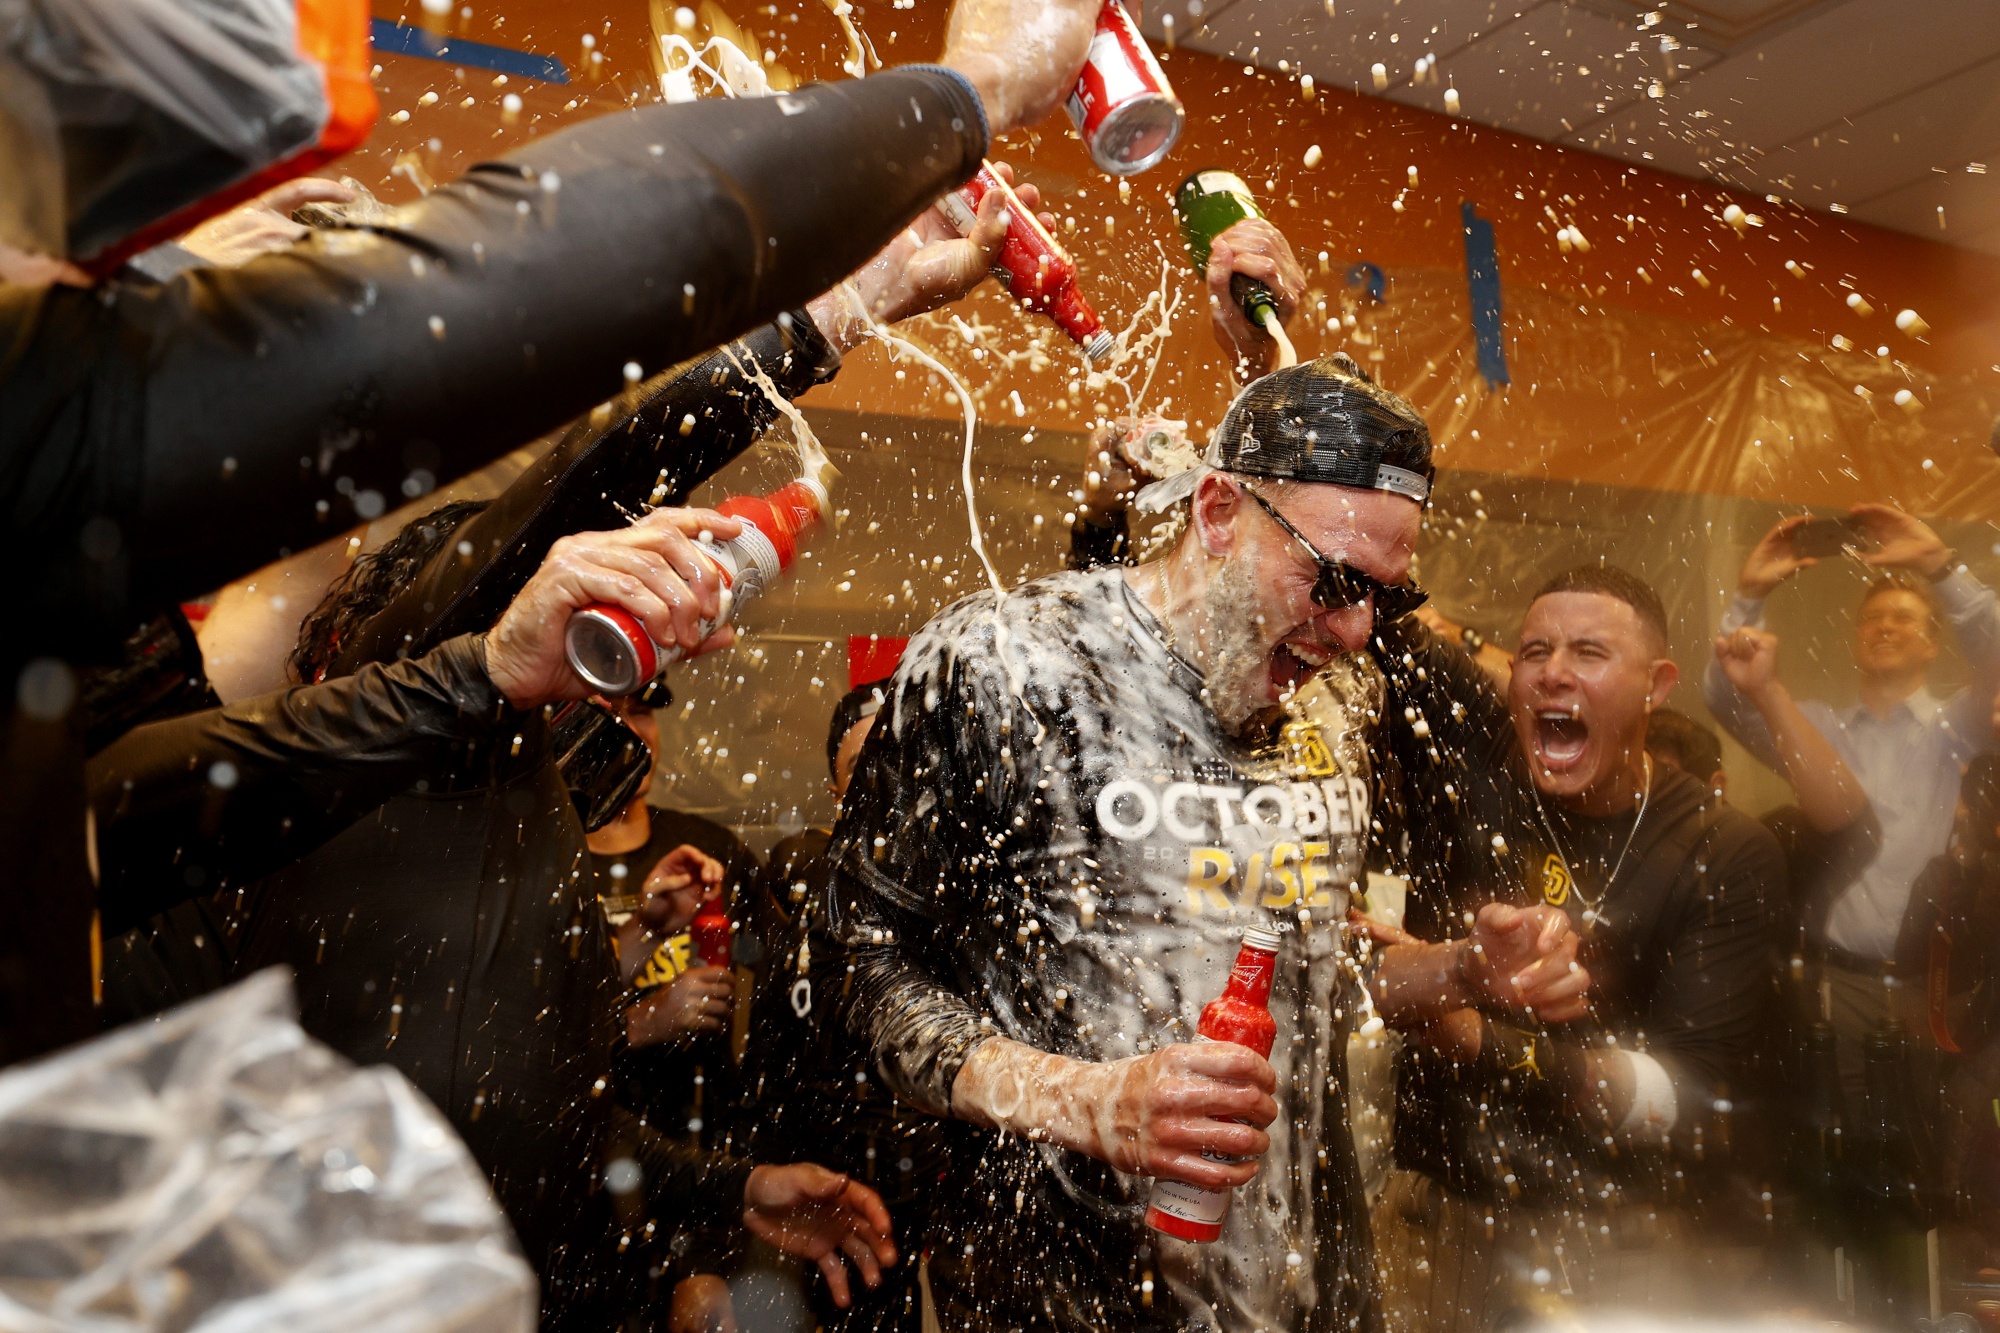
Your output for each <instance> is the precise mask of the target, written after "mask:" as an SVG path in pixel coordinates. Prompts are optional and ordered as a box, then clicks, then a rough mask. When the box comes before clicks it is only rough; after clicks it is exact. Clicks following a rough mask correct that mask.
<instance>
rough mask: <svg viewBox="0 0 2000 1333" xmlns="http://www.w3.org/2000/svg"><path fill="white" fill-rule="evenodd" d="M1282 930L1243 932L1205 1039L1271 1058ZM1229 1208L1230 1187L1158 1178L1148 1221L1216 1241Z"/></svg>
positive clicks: (1210, 1010)
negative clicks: (1273, 998)
mask: <svg viewBox="0 0 2000 1333" xmlns="http://www.w3.org/2000/svg"><path fill="white" fill-rule="evenodd" d="M1278 943H1279V941H1278V935H1277V932H1276V931H1270V930H1258V929H1256V928H1254V927H1253V928H1251V929H1249V930H1246V931H1244V932H1243V947H1242V948H1240V949H1238V950H1237V952H1236V966H1234V967H1232V968H1230V969H1229V985H1228V986H1227V987H1226V988H1225V989H1224V990H1223V992H1222V996H1221V998H1219V999H1215V1000H1211V1001H1209V1003H1208V1007H1207V1008H1205V1009H1203V1010H1202V1011H1201V1023H1200V1024H1199V1025H1198V1026H1197V1027H1196V1028H1195V1031H1196V1033H1197V1034H1198V1035H1199V1039H1200V1040H1202V1041H1233V1042H1235V1043H1236V1044H1237V1045H1238V1046H1248V1047H1249V1048H1250V1049H1251V1050H1253V1051H1255V1052H1257V1054H1259V1055H1261V1056H1263V1057H1264V1058H1265V1059H1267V1060H1268V1059H1270V1058H1271V1043H1272V1042H1273V1041H1275V1040H1277V1036H1278V1023H1277V1020H1276V1019H1274V1018H1272V1017H1271V978H1272V976H1273V975H1274V974H1275V973H1276V972H1277V970H1278ZM1202 1156H1204V1157H1207V1158H1209V1159H1210V1160H1212V1161H1218V1162H1223V1161H1230V1160H1232V1159H1230V1158H1226V1157H1223V1156H1221V1155H1219V1154H1216V1153H1209V1152H1204V1153H1203V1154H1202ZM1228 1212H1229V1191H1228V1190H1215V1189H1203V1188H1201V1187H1200V1186H1198V1185H1187V1184H1183V1183H1182V1182H1180V1181H1178V1180H1156V1181H1154V1182H1153V1194H1152V1197H1151V1198H1150V1199H1148V1200H1147V1201H1146V1225H1147V1226H1149V1227H1151V1228H1153V1230H1155V1231H1164V1232H1165V1233H1166V1234H1167V1235H1169V1236H1178V1237H1179V1238H1180V1239H1182V1240H1192V1241H1211V1240H1214V1239H1215V1238H1216V1237H1218V1236H1220V1235H1221V1234H1222V1219H1223V1217H1224V1216H1225V1215H1226V1214H1227V1213H1228Z"/></svg>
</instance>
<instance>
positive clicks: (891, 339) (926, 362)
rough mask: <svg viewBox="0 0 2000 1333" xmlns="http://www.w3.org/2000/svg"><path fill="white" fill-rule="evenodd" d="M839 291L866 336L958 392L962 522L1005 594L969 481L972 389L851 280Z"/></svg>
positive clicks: (975, 423) (990, 578) (975, 422)
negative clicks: (894, 326)
mask: <svg viewBox="0 0 2000 1333" xmlns="http://www.w3.org/2000/svg"><path fill="white" fill-rule="evenodd" d="M840 290H841V292H842V294H843V295H845V297H846V298H847V303H848V305H849V306H851V307H852V308H853V309H854V311H855V312H856V313H857V314H858V315H859V316H860V318H861V320H862V322H863V323H864V324H865V325H866V327H867V329H868V336H869V337H871V338H877V339H880V340H881V342H882V344H883V345H884V346H885V347H887V348H888V349H889V350H890V352H891V353H892V354H894V355H897V356H907V357H909V358H910V359H911V360H913V361H915V362H917V363H918V364H919V365H922V366H924V367H925V368H927V369H929V370H931V371H934V372H935V373H937V374H938V375H939V376H941V377H942V378H943V379H944V382H945V383H947V384H949V385H950V386H951V387H952V389H953V391H954V392H956V393H957V394H958V405H959V407H960V408H962V409H964V412H965V450H964V457H963V460H962V462H961V465H960V470H959V478H960V481H961V482H962V483H963V485H964V488H965V518H966V523H967V524H968V525H969V526H970V528H971V530H972V553H973V554H974V555H976V556H978V557H979V563H980V565H981V567H983V568H984V569H985V570H986V579H987V582H989V583H991V584H992V585H993V591H994V592H996V593H999V594H1000V595H1001V596H1002V597H1005V596H1006V595H1007V585H1006V583H1005V582H1003V581H1002V580H1001V578H1000V571H999V570H998V569H996V568H994V565H993V557H992V556H990V555H988V554H987V553H986V534H985V532H984V530H983V529H982V528H981V527H980V525H979V505H978V503H977V500H976V496H975V493H974V483H973V480H972V446H973V441H974V438H975V436H976V434H977V432H978V428H979V417H978V414H977V412H976V411H975V410H974V408H973V405H972V391H971V390H970V389H968V388H966V387H965V382H964V381H963V380H961V379H959V377H958V376H957V375H955V374H953V373H952V370H951V367H949V366H947V365H945V364H944V362H942V361H940V360H938V359H937V358H936V357H934V356H932V355H931V354H930V353H929V352H926V351H925V350H924V349H923V348H921V347H919V346H917V345H916V344H915V343H913V342H911V341H910V340H909V339H907V338H904V337H901V336H900V335H898V334H895V333H892V332H890V331H889V329H888V327H887V326H886V325H884V324H883V323H882V322H881V321H880V320H878V319H876V318H875V312H874V311H872V310H870V309H869V308H868V303H867V302H866V301H863V300H862V299H861V294H860V293H859V292H857V291H855V290H854V284H853V283H851V282H843V283H841V284H840Z"/></svg>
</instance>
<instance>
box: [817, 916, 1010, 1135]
mask: <svg viewBox="0 0 2000 1333" xmlns="http://www.w3.org/2000/svg"><path fill="white" fill-rule="evenodd" d="M864 929H866V928H865V927H864ZM870 933H871V934H872V933H873V932H872V931H871V932H870ZM849 938H850V940H852V939H853V938H854V936H853V935H850V936H849ZM852 961H853V964H854V974H853V977H854V986H853V991H852V994H851V996H850V998H849V1000H848V1003H847V1005H846V1009H845V1018H846V1024H847V1029H848V1031H849V1032H850V1033H852V1034H853V1035H854V1037H855V1038H856V1040H858V1041H859V1042H860V1043H861V1045H862V1048H863V1049H864V1050H867V1051H869V1052H871V1053H872V1054H873V1056H874V1059H875V1065H876V1068H877V1070H878V1071H879V1072H880V1074H881V1076H882V1080H883V1082H884V1083H886V1084H887V1085H888V1087H889V1090H890V1091H891V1092H893V1093H895V1094H896V1096H898V1097H900V1098H901V1099H902V1100H904V1101H906V1102H908V1103H910V1104H911V1105H912V1106H915V1107H917V1108H918V1109H919V1110H922V1111H926V1112H929V1113H930V1114H931V1115H935V1116H944V1117H949V1116H952V1115H953V1114H955V1113H956V1104H955V1100H954V1092H953V1089H954V1086H955V1084H956V1082H957V1080H958V1077H959V1073H960V1071H961V1069H962V1067H963V1066H964V1065H965V1063H966V1060H967V1058H968V1057H969V1056H970V1055H971V1054H972V1052H973V1051H974V1050H975V1049H976V1048H977V1047H978V1046H979V1045H980V1044H981V1043H983V1042H986V1041H989V1040H990V1039H991V1038H992V1037H993V1028H992V1023H991V1020H990V1019H988V1018H986V1016H985V1015H983V1014H981V1013H979V1011H978V1010H976V1009H974V1008H973V1007H972V1005H970V1004H968V1003H967V1002H966V1001H965V999H964V998H963V997H961V996H960V995H958V994H956V993H954V992H953V991H951V990H949V989H947V988H946V987H945V986H944V985H943V984H941V983H940V982H939V980H938V979H937V978H936V977H935V976H933V975H932V974H931V973H930V972H929V971H928V970H926V969H925V968H923V967H922V966H920V965H919V964H918V963H917V962H916V961H915V960H914V959H911V958H910V957H908V956H907V955H906V954H905V953H904V951H903V950H902V949H901V948H899V947H896V946H893V945H889V946H880V945H862V946H860V947H856V948H853V950H852Z"/></svg>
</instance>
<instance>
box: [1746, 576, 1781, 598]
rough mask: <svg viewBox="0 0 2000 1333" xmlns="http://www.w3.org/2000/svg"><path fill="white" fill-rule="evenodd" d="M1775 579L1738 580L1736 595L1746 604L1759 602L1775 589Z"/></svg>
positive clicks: (1776, 582)
mask: <svg viewBox="0 0 2000 1333" xmlns="http://www.w3.org/2000/svg"><path fill="white" fill-rule="evenodd" d="M1777 586H1778V581H1777V580H1776V579H1770V580H1764V579H1738V580H1737V581H1736V595H1737V596H1738V597H1741V598H1742V599H1743V600H1744V601H1746V602H1761V601H1763V600H1764V599H1765V598H1766V597H1769V596H1770V595H1771V593H1772V592H1773V591H1774V590H1775V589H1776V588H1777Z"/></svg>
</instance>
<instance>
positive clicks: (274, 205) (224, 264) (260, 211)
mask: <svg viewBox="0 0 2000 1333" xmlns="http://www.w3.org/2000/svg"><path fill="white" fill-rule="evenodd" d="M353 202H354V191H353V190H351V189H349V188H348V187H347V186H345V185H342V184H341V183H340V182H339V181H330V180H323V179H321V178H320V177H317V176H301V177H299V178H298V179H297V180H289V181H286V182H285V183H284V184H282V185H275V186H273V187H271V188H270V189H268V190H266V191H264V193H262V194H260V195H258V196H257V197H256V198H255V199H252V200H251V201H250V202H249V203H247V204H240V205H238V206H237V207H235V208H232V209H230V210H229V211H228V212H227V213H220V214H217V215H216V216H215V217H212V218H210V219H209V220H208V221H206V222H204V223H202V224H201V225H200V226H198V227H196V228H195V229H194V230H193V231H190V232H188V233H187V235H185V236H182V237H181V238H180V247H181V248H182V249H183V250H186V251H188V252H189V253H191V254H194V255H197V256H199V257H200V258H202V259H204V260H206V261H207V262H209V263H210V264H213V265H215V266H216V267H217V268H235V267H236V266H237V265H239V264H247V263H249V262H250V261H251V260H253V259H255V258H257V257H258V256H259V255H267V254H270V253H271V252H272V251H274V250H284V249H287V248H289V247H291V246H293V245H296V244H298V243H299V242H300V241H302V240H304V239H305V238H306V237H307V236H308V235H309V234H311V232H312V228H310V227H307V226H303V225H301V224H300V223H297V222H294V221H292V214H293V212H294V211H296V210H297V209H298V208H299V207H300V206H301V205H304V204H314V203H327V204H349V203H353Z"/></svg>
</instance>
